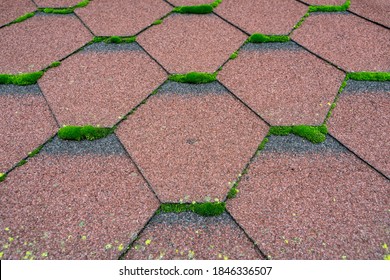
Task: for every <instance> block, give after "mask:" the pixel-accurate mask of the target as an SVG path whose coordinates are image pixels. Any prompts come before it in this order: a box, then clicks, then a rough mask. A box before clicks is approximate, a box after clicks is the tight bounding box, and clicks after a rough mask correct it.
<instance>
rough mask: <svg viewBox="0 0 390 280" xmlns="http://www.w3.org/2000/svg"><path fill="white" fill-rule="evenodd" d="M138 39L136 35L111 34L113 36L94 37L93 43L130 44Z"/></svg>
mask: <svg viewBox="0 0 390 280" xmlns="http://www.w3.org/2000/svg"><path fill="white" fill-rule="evenodd" d="M136 40H137V37H136V36H130V37H120V36H111V37H94V38H93V40H92V42H93V43H101V42H103V43H107V44H129V43H134V42H135V41H136Z"/></svg>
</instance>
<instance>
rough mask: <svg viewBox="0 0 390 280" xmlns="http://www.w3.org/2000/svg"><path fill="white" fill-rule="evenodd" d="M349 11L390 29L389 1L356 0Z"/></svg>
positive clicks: (352, 2)
mask: <svg viewBox="0 0 390 280" xmlns="http://www.w3.org/2000/svg"><path fill="white" fill-rule="evenodd" d="M349 10H350V11H352V12H354V13H357V14H358V15H360V16H363V17H365V18H368V19H370V20H373V21H376V22H379V23H381V24H383V25H385V26H387V27H390V17H389V14H390V2H389V1H388V0H354V1H351V6H350V7H349Z"/></svg>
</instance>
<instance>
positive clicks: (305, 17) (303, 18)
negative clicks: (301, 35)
mask: <svg viewBox="0 0 390 280" xmlns="http://www.w3.org/2000/svg"><path fill="white" fill-rule="evenodd" d="M309 15H310V13H306V14H305V15H304V16H303V17H302V18H301V19H300V20H299V21H298V23H297V24H296V25H295V26H294V27H293V30H295V29H297V28H298V27H300V26H301V25H302V23H303V22H304V21H305V20H306V19H307V18H308V16H309Z"/></svg>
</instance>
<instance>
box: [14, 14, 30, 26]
mask: <svg viewBox="0 0 390 280" xmlns="http://www.w3.org/2000/svg"><path fill="white" fill-rule="evenodd" d="M34 15H35V13H34V12H32V13H27V14H24V15H22V16H21V17H18V18H17V19H15V20H14V21H13V22H11V24H13V23H19V22H22V21H25V20H26V19H29V18H30V17H33V16H34Z"/></svg>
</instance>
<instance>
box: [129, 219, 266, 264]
mask: <svg viewBox="0 0 390 280" xmlns="http://www.w3.org/2000/svg"><path fill="white" fill-rule="evenodd" d="M147 241H148V242H147ZM125 259H130V260H142V259H146V260H147V259H170V260H172V259H182V260H189V259H190V260H191V259H197V260H218V259H219V260H223V259H233V260H237V259H241V260H256V259H263V258H262V257H261V256H260V255H259V254H258V253H257V252H256V250H255V248H254V245H253V243H251V242H250V240H249V239H248V237H247V236H246V235H245V233H244V232H243V231H242V230H241V229H240V228H239V227H238V226H237V224H236V223H235V222H234V221H233V220H232V218H231V217H230V216H228V215H227V214H226V213H224V214H222V215H221V216H218V217H202V216H199V215H197V214H194V213H164V214H159V215H157V216H155V217H153V219H152V220H151V222H150V223H149V224H148V225H147V227H146V228H145V230H144V231H143V232H142V234H141V236H140V238H139V239H138V240H137V241H136V242H135V243H134V244H133V246H132V247H131V249H130V251H129V253H128V254H127V255H126V257H125Z"/></svg>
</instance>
